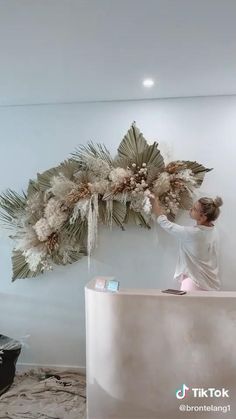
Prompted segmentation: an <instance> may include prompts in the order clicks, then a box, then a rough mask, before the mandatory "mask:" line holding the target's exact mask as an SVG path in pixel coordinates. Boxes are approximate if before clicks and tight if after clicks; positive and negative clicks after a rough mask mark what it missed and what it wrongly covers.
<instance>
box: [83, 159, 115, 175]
mask: <svg viewBox="0 0 236 419" xmlns="http://www.w3.org/2000/svg"><path fill="white" fill-rule="evenodd" d="M86 164H87V166H88V169H89V171H90V172H92V173H93V174H94V175H95V176H97V177H99V178H100V179H104V178H106V177H107V176H108V175H109V173H110V171H111V167H110V165H109V164H108V163H107V162H106V161H104V160H102V159H100V158H97V157H96V158H95V157H88V158H87V159H86Z"/></svg>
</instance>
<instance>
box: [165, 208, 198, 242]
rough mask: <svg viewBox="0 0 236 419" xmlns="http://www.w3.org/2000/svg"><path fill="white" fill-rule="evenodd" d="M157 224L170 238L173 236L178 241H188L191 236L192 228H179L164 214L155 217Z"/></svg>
mask: <svg viewBox="0 0 236 419" xmlns="http://www.w3.org/2000/svg"><path fill="white" fill-rule="evenodd" d="M157 222H158V224H160V226H161V227H162V228H163V229H164V230H165V231H167V233H169V234H171V235H172V236H175V237H176V238H178V239H180V240H188V239H190V238H191V237H192V235H193V228H192V227H184V226H180V225H179V224H176V223H172V222H171V221H169V220H168V218H167V216H166V215H164V214H162V215H159V217H157Z"/></svg>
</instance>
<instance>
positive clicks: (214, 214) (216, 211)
mask: <svg viewBox="0 0 236 419" xmlns="http://www.w3.org/2000/svg"><path fill="white" fill-rule="evenodd" d="M198 202H200V204H201V210H202V213H203V214H204V215H205V216H206V217H207V221H215V220H216V219H217V218H218V217H219V215H220V208H219V207H221V205H223V200H222V198H220V197H219V196H217V197H216V198H215V199H212V198H207V197H204V198H200V199H199V200H198Z"/></svg>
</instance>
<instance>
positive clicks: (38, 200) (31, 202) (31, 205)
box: [26, 192, 44, 214]
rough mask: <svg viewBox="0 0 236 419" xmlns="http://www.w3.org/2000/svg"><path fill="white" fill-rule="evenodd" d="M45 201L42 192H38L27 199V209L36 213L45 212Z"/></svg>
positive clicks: (31, 212)
mask: <svg viewBox="0 0 236 419" xmlns="http://www.w3.org/2000/svg"><path fill="white" fill-rule="evenodd" d="M43 208H44V202H43V199H42V193H41V192H36V193H35V194H34V195H33V196H31V197H30V198H29V199H28V200H27V204H26V211H27V212H29V213H30V214H36V213H39V212H43Z"/></svg>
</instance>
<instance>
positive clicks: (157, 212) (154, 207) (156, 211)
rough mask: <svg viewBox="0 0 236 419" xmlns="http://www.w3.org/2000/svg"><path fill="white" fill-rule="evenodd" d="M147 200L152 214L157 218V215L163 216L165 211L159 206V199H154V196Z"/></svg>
mask: <svg viewBox="0 0 236 419" xmlns="http://www.w3.org/2000/svg"><path fill="white" fill-rule="evenodd" d="M149 198H150V201H151V204H152V212H153V213H154V214H155V215H157V216H158V217H159V215H163V214H164V215H165V210H164V208H163V207H162V206H161V204H160V201H159V199H158V198H157V197H155V196H154V195H151V196H150V197H149Z"/></svg>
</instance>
